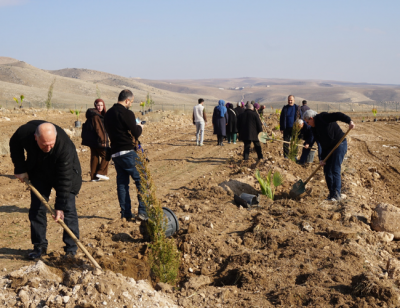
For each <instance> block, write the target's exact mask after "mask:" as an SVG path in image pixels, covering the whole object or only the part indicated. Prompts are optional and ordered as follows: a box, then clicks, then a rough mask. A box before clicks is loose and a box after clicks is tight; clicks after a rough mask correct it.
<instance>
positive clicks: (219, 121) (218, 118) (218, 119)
mask: <svg viewBox="0 0 400 308" xmlns="http://www.w3.org/2000/svg"><path fill="white" fill-rule="evenodd" d="M227 111H228V110H227V109H226V107H225V101H223V100H222V99H221V100H219V101H218V106H216V107H215V108H214V112H213V117H212V124H213V126H214V135H217V138H218V143H217V145H221V146H222V145H224V144H223V143H222V141H223V140H224V136H226V126H227V125H228V120H229V116H228V112H227Z"/></svg>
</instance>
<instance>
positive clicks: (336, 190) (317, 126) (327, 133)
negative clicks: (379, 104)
mask: <svg viewBox="0 0 400 308" xmlns="http://www.w3.org/2000/svg"><path fill="white" fill-rule="evenodd" d="M304 121H305V122H306V123H307V124H308V125H310V126H311V130H312V133H313V135H314V139H315V141H317V142H319V144H320V146H321V150H322V151H321V161H320V165H321V166H323V167H324V174H325V181H326V185H327V186H328V190H329V195H328V197H327V199H326V200H328V201H339V200H340V198H341V189H342V178H341V174H342V171H341V165H342V162H343V159H344V156H345V154H346V152H347V140H346V139H344V140H343V141H342V143H341V144H340V145H339V147H338V148H336V150H335V151H334V152H333V153H332V155H331V156H330V157H329V158H328V160H327V161H326V162H324V161H323V160H324V159H325V158H326V157H327V156H328V154H329V153H330V152H331V151H332V149H333V148H334V147H335V146H336V145H337V143H338V142H339V141H340V139H341V138H342V137H343V135H344V132H343V131H342V129H341V128H340V126H339V125H338V124H337V123H336V121H341V122H344V123H347V124H349V129H353V128H355V125H354V122H353V121H352V120H351V118H350V117H349V116H347V115H345V114H344V113H341V112H332V113H328V112H321V113H320V114H318V113H317V112H315V111H314V110H311V109H310V110H307V111H306V112H305V113H304Z"/></svg>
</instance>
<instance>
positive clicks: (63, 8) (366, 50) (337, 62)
mask: <svg viewBox="0 0 400 308" xmlns="http://www.w3.org/2000/svg"><path fill="white" fill-rule="evenodd" d="M399 11H400V1H397V0H391V1H388V0H381V1H375V0H374V1H370V0H362V1H361V0H351V1H349V0H346V1H342V0H323V1H321V0H318V1H317V0H316V1H308V0H302V1H298V0H293V1H291V0H281V1H278V0H275V1H268V0H259V1H256V0H246V1H243V0H242V1H236V0H229V1H228V0H227V1H223V0H221V1H220V0H213V1H210V0H202V1H199V0H197V1H195V0H168V1H166V0H147V1H136V0H113V1H106V0H96V1H94V0H79V1H76V0H68V1H61V0H0V27H1V29H2V31H0V46H1V47H0V56H6V57H12V58H15V59H18V60H21V61H25V62H27V63H29V64H31V65H33V66H36V67H38V68H41V69H46V70H56V69H62V68H86V69H94V70H99V71H105V72H108V73H113V74H117V75H122V76H126V77H140V78H146V79H205V78H239V77H262V78H288V79H302V80H305V79H317V80H336V81H350V82H367V83H382V84H400V73H399V71H400V35H399V33H400V17H399Z"/></svg>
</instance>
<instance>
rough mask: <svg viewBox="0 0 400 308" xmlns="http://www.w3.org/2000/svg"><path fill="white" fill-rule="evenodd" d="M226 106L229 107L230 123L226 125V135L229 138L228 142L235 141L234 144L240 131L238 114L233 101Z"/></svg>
mask: <svg viewBox="0 0 400 308" xmlns="http://www.w3.org/2000/svg"><path fill="white" fill-rule="evenodd" d="M226 108H228V115H229V119H228V125H227V126H226V137H227V139H228V143H232V142H233V144H236V136H237V133H238V129H237V114H236V112H235V109H233V105H232V104H231V103H228V104H226Z"/></svg>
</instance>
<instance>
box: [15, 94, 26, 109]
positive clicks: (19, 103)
mask: <svg viewBox="0 0 400 308" xmlns="http://www.w3.org/2000/svg"><path fill="white" fill-rule="evenodd" d="M19 98H20V100H18V98H16V97H14V98H13V100H15V102H16V103H17V104H18V105H19V108H22V102H23V101H24V98H25V96H23V95H21V96H20V97H19Z"/></svg>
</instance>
